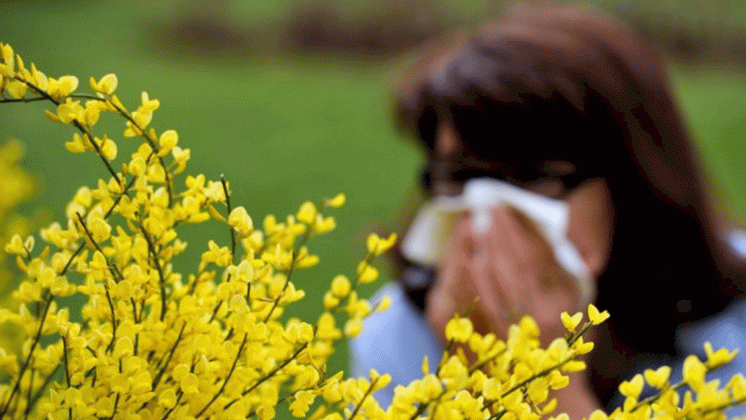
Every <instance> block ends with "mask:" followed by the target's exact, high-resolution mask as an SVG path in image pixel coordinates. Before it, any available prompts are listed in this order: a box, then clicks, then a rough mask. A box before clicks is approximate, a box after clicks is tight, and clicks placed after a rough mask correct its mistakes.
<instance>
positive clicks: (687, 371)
mask: <svg viewBox="0 0 746 420" xmlns="http://www.w3.org/2000/svg"><path fill="white" fill-rule="evenodd" d="M706 373H707V366H705V364H704V363H702V362H701V361H700V360H699V359H698V358H697V356H695V355H689V356H687V358H686V359H684V372H683V376H684V382H686V383H687V384H689V386H690V387H691V388H692V389H693V390H695V391H697V392H699V391H700V390H701V389H702V388H703V387H704V384H705V374H706Z"/></svg>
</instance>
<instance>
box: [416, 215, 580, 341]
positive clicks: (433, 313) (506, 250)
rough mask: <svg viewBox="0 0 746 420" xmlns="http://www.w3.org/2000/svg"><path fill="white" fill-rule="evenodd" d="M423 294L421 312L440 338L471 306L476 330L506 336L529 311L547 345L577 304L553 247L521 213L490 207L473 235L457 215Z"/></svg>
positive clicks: (562, 331) (560, 333)
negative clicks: (481, 229) (483, 228)
mask: <svg viewBox="0 0 746 420" xmlns="http://www.w3.org/2000/svg"><path fill="white" fill-rule="evenodd" d="M444 255H445V256H446V257H445V258H444V261H443V264H442V266H441V267H440V270H439V274H438V277H437V279H436V282H435V284H434V285H433V288H432V289H431V290H430V292H429V294H428V297H427V305H426V317H427V320H428V322H429V324H430V325H431V326H432V327H433V329H434V331H436V332H437V333H438V334H439V335H440V337H441V339H442V340H445V336H444V330H445V325H446V323H447V322H448V321H449V320H450V319H451V318H452V317H453V315H454V314H456V313H462V312H465V311H466V310H468V309H469V308H471V311H470V313H469V318H470V319H471V320H472V322H473V323H474V327H475V329H476V331H478V332H480V333H482V334H486V333H488V332H494V333H496V334H497V335H498V337H500V336H502V337H505V334H506V331H507V329H508V326H510V324H514V323H517V322H518V321H519V320H520V318H521V317H522V316H523V315H531V316H532V317H533V318H534V319H535V320H536V322H537V323H538V325H539V328H540V329H541V331H542V338H543V340H542V342H543V344H548V342H549V341H551V340H552V339H554V338H556V337H560V336H563V335H564V334H565V333H566V331H565V329H564V327H563V326H562V322H561V321H560V313H561V312H562V311H568V312H570V313H571V314H572V313H573V312H575V311H577V310H579V309H580V308H579V307H578V305H579V298H578V294H577V290H576V285H575V281H574V280H573V278H572V277H571V276H570V274H569V273H567V272H566V271H565V270H564V269H562V267H560V266H559V264H558V263H557V262H556V261H555V259H554V254H553V252H552V248H551V247H550V246H549V244H548V243H547V242H546V240H544V238H543V237H542V235H541V233H540V232H539V231H538V229H537V228H536V227H535V226H534V224H533V222H532V221H531V220H529V219H528V218H527V217H526V216H524V215H523V214H522V213H520V212H518V211H517V210H515V209H512V208H510V207H506V206H503V207H499V208H497V209H495V210H493V212H492V226H491V228H490V230H489V231H488V232H486V233H484V234H476V233H475V232H474V230H473V229H472V226H471V223H470V220H469V218H468V216H467V217H464V218H462V220H460V222H459V223H458V225H457V228H456V232H455V234H454V236H453V238H452V240H451V241H450V243H449V245H448V248H447V249H446V253H445V254H444Z"/></svg>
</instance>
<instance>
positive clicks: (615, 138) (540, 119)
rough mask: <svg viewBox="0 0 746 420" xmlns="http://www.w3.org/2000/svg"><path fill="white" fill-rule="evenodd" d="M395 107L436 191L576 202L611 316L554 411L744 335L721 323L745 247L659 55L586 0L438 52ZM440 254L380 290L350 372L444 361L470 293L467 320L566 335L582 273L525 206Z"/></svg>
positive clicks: (519, 17) (607, 398)
mask: <svg viewBox="0 0 746 420" xmlns="http://www.w3.org/2000/svg"><path fill="white" fill-rule="evenodd" d="M397 109H398V115H399V119H400V123H401V125H402V126H403V127H404V128H406V129H407V130H408V131H410V132H411V133H412V134H413V135H414V137H416V138H417V140H419V142H420V144H421V145H422V146H423V147H424V149H425V151H426V153H427V159H428V160H427V165H426V169H425V171H424V177H423V178H424V186H425V189H426V193H427V194H428V195H429V196H431V197H432V196H437V195H455V194H459V193H460V191H461V188H462V186H463V183H464V181H466V180H468V179H471V178H478V177H493V178H497V179H501V180H503V181H507V182H509V183H511V184H514V185H517V186H519V187H521V188H524V189H527V190H530V191H534V192H536V193H538V194H542V195H546V196H549V197H552V198H556V199H561V200H563V201H565V202H566V203H567V205H568V207H569V209H570V213H569V224H568V229H567V236H568V238H569V240H570V241H571V242H573V243H574V245H575V246H576V248H577V250H578V251H579V253H580V255H581V257H582V259H583V261H584V262H585V264H586V266H587V268H588V272H589V273H590V274H591V276H592V278H593V279H594V280H595V282H596V289H597V297H596V305H597V306H598V307H599V308H601V309H606V310H608V311H609V312H610V313H611V314H612V317H611V318H610V320H609V321H607V323H605V325H604V326H603V327H601V328H599V329H597V330H596V332H595V336H594V337H591V339H593V340H594V341H595V342H596V349H595V350H594V352H593V353H592V355H591V359H590V360H589V370H588V372H587V376H581V377H578V378H573V380H572V381H571V384H572V385H571V386H572V388H571V389H568V390H565V391H564V396H560V397H559V399H560V404H561V405H560V410H563V411H567V412H568V413H570V414H571V416H572V415H577V416H586V415H588V414H589V413H590V411H591V410H592V409H594V408H599V407H607V408H611V407H610V405H613V404H616V403H618V400H614V395H615V393H616V387H617V386H618V385H619V383H621V381H622V380H624V379H628V378H629V377H631V376H632V375H633V374H634V373H636V372H640V371H642V370H643V369H644V368H647V367H652V366H656V365H660V364H671V365H672V366H673V367H674V368H675V367H676V366H677V365H678V366H680V364H681V363H680V362H681V361H676V360H677V358H680V357H681V356H685V355H686V354H689V353H691V352H700V353H701V348H702V341H703V339H704V338H708V339H709V340H711V341H713V345H715V346H716V347H717V346H718V345H722V344H729V345H730V344H733V343H734V342H733V340H735V343H736V344H738V343H740V342H741V341H743V342H744V343H745V344H746V338H745V337H743V333H742V331H741V328H735V329H733V328H730V329H728V328H729V326H730V325H731V323H730V322H731V321H732V320H733V319H735V318H734V317H738V316H744V314H746V309H744V305H741V304H740V300H738V299H737V298H739V297H740V296H741V295H743V294H744V292H745V291H746V282H745V281H744V279H745V278H746V276H744V274H745V273H746V264H745V261H746V257H745V255H746V247H745V246H743V245H744V244H745V243H746V241H744V239H743V235H742V234H741V233H740V231H738V230H736V229H735V228H734V226H732V225H731V224H729V223H728V222H727V221H726V220H725V218H723V217H722V215H721V214H720V213H719V212H718V208H717V207H716V206H715V203H713V201H712V199H711V197H710V196H709V195H708V192H707V189H706V183H705V181H704V176H703V173H702V170H701V167H700V163H699V162H698V160H697V158H696V156H695V154H694V151H693V149H692V144H691V139H690V135H689V132H688V131H687V129H686V127H685V126H684V124H683V122H682V118H681V115H680V112H679V110H678V109H677V107H676V105H675V103H674V101H673V99H672V96H671V91H670V88H669V85H668V82H667V80H666V74H665V71H664V69H663V66H662V64H661V62H660V61H659V59H658V56H657V54H656V53H655V52H654V51H653V50H652V49H651V48H649V47H648V46H647V45H645V44H644V43H643V42H642V41H641V40H640V39H639V38H638V37H637V36H636V35H635V34H634V33H632V32H631V31H630V30H628V29H627V28H625V27H623V26H621V25H619V24H618V23H616V22H614V21H613V20H611V19H609V18H607V17H605V16H603V15H600V14H595V13H591V12H588V11H582V10H577V9H570V8H549V7H538V8H537V7H533V8H526V9H522V10H519V11H517V12H515V13H513V14H512V15H511V16H509V17H508V18H506V19H505V20H503V21H501V22H498V23H496V24H493V25H490V26H487V27H485V28H483V29H482V30H480V31H478V32H476V33H474V34H468V35H465V36H462V37H459V38H455V39H452V40H449V41H447V42H445V43H442V44H438V45H436V46H434V47H432V48H430V49H429V50H427V51H426V53H425V58H424V60H423V61H421V62H420V63H419V70H417V71H416V72H414V73H412V74H411V75H409V77H407V78H406V80H405V81H404V84H403V88H402V89H401V91H400V92H399V96H398V101H397ZM739 244H740V251H739ZM446 256H447V257H446V258H445V259H444V261H443V262H442V263H441V265H440V266H439V267H437V269H436V270H430V269H427V268H425V267H418V266H417V265H415V264H411V262H408V261H406V259H402V260H401V264H402V265H401V268H402V282H401V284H399V285H390V286H387V288H386V289H385V290H384V292H386V293H388V294H392V295H393V297H394V304H395V309H394V311H393V312H392V313H390V314H388V315H381V316H379V317H378V318H372V319H371V320H370V322H369V323H368V325H366V330H365V331H364V332H363V335H362V336H361V337H360V338H358V339H357V340H356V341H354V342H353V343H352V347H351V350H352V351H351V359H352V363H353V371H355V370H357V371H360V372H366V371H367V369H368V368H369V367H376V368H377V369H379V370H383V371H389V372H391V373H392V374H394V376H395V379H394V380H395V381H396V380H397V378H396V376H397V375H398V376H399V378H398V379H399V380H401V381H405V382H406V381H409V380H411V379H414V378H416V377H418V376H419V366H420V363H419V361H420V360H421V358H422V355H423V354H430V360H431V361H434V360H438V359H439V355H440V353H439V349H440V348H442V347H441V344H442V335H441V336H440V337H436V336H437V335H438V334H441V333H440V332H441V331H443V327H444V326H445V323H446V322H447V320H448V319H449V318H450V317H451V316H452V315H453V314H454V310H457V309H458V308H461V309H463V308H465V307H466V306H468V305H469V304H470V303H471V302H472V301H473V300H474V298H475V297H476V296H479V298H480V299H479V300H478V303H477V305H476V307H475V309H474V311H472V315H471V317H472V319H473V321H474V322H475V324H476V326H477V328H478V329H481V330H482V332H486V331H496V332H501V331H504V329H505V327H506V325H507V324H508V323H509V322H510V321H512V320H514V319H515V316H516V315H520V314H523V313H528V314H531V315H533V316H534V317H535V318H537V321H538V322H539V324H540V326H541V328H542V331H543V334H544V335H546V336H549V337H552V336H558V335H561V334H562V326H561V324H560V322H559V313H560V312H561V311H563V310H567V311H571V312H572V311H575V310H579V309H580V308H579V306H580V305H579V300H580V299H579V297H578V296H577V293H576V291H575V288H573V287H572V284H573V282H572V281H571V279H568V275H567V274H566V272H564V271H563V270H562V269H561V268H560V267H558V265H557V263H556V262H554V258H553V256H552V250H551V248H550V247H548V246H546V242H545V241H543V240H542V238H541V235H539V234H538V233H537V232H536V231H535V229H533V228H532V226H531V223H528V222H527V221H526V220H525V217H523V216H522V215H521V214H520V213H519V212H516V211H512V210H509V209H505V208H499V209H495V211H494V212H493V215H492V227H491V229H490V230H489V231H488V232H487V233H486V234H476V233H474V230H473V229H472V228H471V225H470V221H469V218H468V217H464V218H462V220H461V221H460V222H459V225H458V227H457V228H456V232H455V233H454V235H453V237H452V238H451V240H450V243H449V245H448V251H447V252H446ZM734 302H736V303H735V304H734ZM701 320H707V321H706V322H705V323H702V322H699V321H701ZM695 322H696V324H695ZM433 332H437V333H436V334H434V333H433ZM734 334H735V335H734ZM739 334H740V335H739ZM728 340H730V341H728ZM739 340H740V341H739ZM742 359H743V357H739V358H738V359H737V360H736V361H735V364H734V367H732V368H731V371H725V372H724V373H723V375H727V374H729V372H730V374H732V373H733V371H732V369H740V367H739V366H746V363H744V362H743V360H742ZM739 363H740V364H741V365H739ZM379 398H380V397H379ZM381 399H382V400H386V399H387V397H386V396H383V397H382V398H381ZM578 418H580V417H578Z"/></svg>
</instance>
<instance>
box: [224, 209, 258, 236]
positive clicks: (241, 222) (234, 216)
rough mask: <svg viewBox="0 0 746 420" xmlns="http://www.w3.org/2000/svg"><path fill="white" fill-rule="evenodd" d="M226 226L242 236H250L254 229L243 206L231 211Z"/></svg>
mask: <svg viewBox="0 0 746 420" xmlns="http://www.w3.org/2000/svg"><path fill="white" fill-rule="evenodd" d="M228 224H229V225H230V226H231V227H232V228H234V229H235V230H236V231H237V232H238V233H240V234H241V235H242V236H248V235H250V234H251V232H252V231H253V229H254V223H253V222H252V220H251V217H250V216H249V213H247V212H246V208H245V207H243V206H239V207H236V208H234V209H233V210H231V214H230V215H229V216H228Z"/></svg>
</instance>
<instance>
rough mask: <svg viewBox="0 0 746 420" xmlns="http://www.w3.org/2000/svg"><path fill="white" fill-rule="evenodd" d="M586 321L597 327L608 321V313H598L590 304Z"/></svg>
mask: <svg viewBox="0 0 746 420" xmlns="http://www.w3.org/2000/svg"><path fill="white" fill-rule="evenodd" d="M588 319H590V320H591V323H592V324H593V325H598V324H600V323H602V322H604V321H606V320H607V319H609V312H608V311H603V312H600V313H599V312H598V308H596V307H595V306H594V305H593V304H592V303H591V304H589V305H588Z"/></svg>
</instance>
